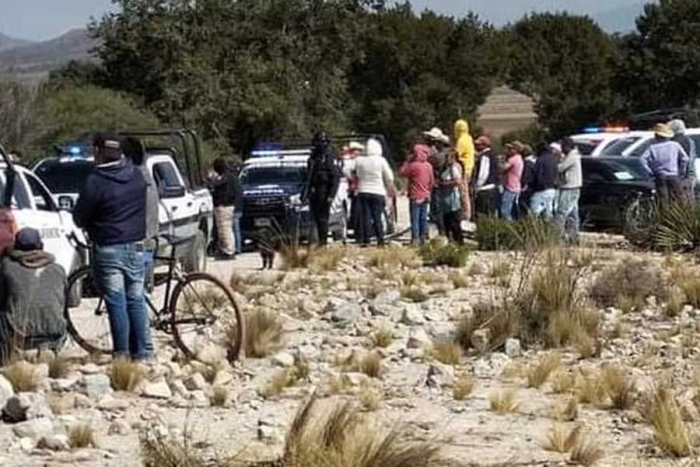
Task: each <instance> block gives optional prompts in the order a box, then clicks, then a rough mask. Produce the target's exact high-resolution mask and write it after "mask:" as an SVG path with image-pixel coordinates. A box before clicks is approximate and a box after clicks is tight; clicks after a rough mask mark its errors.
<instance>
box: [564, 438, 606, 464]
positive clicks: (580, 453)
mask: <svg viewBox="0 0 700 467" xmlns="http://www.w3.org/2000/svg"><path fill="white" fill-rule="evenodd" d="M603 457H605V453H604V452H603V450H602V449H601V448H600V446H598V444H596V442H595V441H590V440H588V439H586V438H585V437H583V436H581V437H580V438H579V440H578V442H577V443H576V446H574V449H573V450H572V451H571V457H570V458H569V459H570V460H571V462H573V463H575V464H578V465H583V466H586V467H588V466H591V465H594V464H595V463H596V462H598V461H599V460H601V459H602V458H603Z"/></svg>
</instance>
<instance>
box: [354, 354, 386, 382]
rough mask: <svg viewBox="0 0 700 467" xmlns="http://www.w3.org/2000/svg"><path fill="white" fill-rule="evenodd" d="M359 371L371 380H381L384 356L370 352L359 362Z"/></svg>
mask: <svg viewBox="0 0 700 467" xmlns="http://www.w3.org/2000/svg"><path fill="white" fill-rule="evenodd" d="M357 369H358V370H359V371H360V372H361V373H364V374H366V375H367V376H369V377H370V378H379V375H380V373H381V371H382V356H381V354H379V352H368V353H366V354H365V355H364V356H363V357H362V358H360V359H359V361H358V362H357Z"/></svg>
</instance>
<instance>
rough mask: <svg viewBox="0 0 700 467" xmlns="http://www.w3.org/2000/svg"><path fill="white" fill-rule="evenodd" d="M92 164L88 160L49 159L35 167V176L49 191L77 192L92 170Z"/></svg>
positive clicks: (57, 192)
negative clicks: (60, 160)
mask: <svg viewBox="0 0 700 467" xmlns="http://www.w3.org/2000/svg"><path fill="white" fill-rule="evenodd" d="M93 166H94V164H93V163H92V162H89V161H78V162H76V161H73V162H70V163H67V162H59V161H50V162H45V163H43V164H41V165H39V167H37V168H36V174H37V176H38V177H39V178H40V179H41V180H42V181H43V182H44V183H45V184H46V186H47V187H48V189H49V190H50V191H51V193H55V194H63V193H78V192H79V191H80V190H81V189H82V188H83V184H84V183H85V179H86V178H87V176H88V175H90V172H92V169H93Z"/></svg>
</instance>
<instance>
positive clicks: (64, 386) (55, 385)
mask: <svg viewBox="0 0 700 467" xmlns="http://www.w3.org/2000/svg"><path fill="white" fill-rule="evenodd" d="M77 383H78V379H77V378H59V379H52V380H50V381H49V384H50V386H51V390H52V391H56V392H68V391H72V390H73V388H74V387H75V385H76V384H77Z"/></svg>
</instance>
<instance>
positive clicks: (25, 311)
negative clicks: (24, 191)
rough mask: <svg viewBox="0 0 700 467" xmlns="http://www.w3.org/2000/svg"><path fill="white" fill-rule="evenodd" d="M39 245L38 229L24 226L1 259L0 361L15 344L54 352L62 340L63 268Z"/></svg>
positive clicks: (18, 346) (40, 243)
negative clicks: (10, 248)
mask: <svg viewBox="0 0 700 467" xmlns="http://www.w3.org/2000/svg"><path fill="white" fill-rule="evenodd" d="M43 248H44V245H43V243H42V241H41V236H40V235H39V232H38V231H36V230H34V229H29V228H25V229H22V230H20V231H19V233H18V234H17V237H16V240H15V245H14V248H13V249H12V250H11V251H10V253H9V254H8V255H7V256H5V258H4V259H3V260H2V274H1V276H0V363H5V362H6V361H7V359H8V357H11V355H12V351H13V350H14V349H17V348H20V349H33V348H39V347H42V346H48V347H49V348H50V349H51V350H53V351H55V352H56V351H58V350H60V348H61V347H62V346H63V343H64V342H65V339H66V320H65V319H64V318H63V311H64V306H65V297H66V272H65V271H64V270H63V268H62V267H61V266H60V265H59V264H57V263H56V261H55V258H54V257H53V255H51V254H49V253H46V252H44V251H43Z"/></svg>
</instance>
